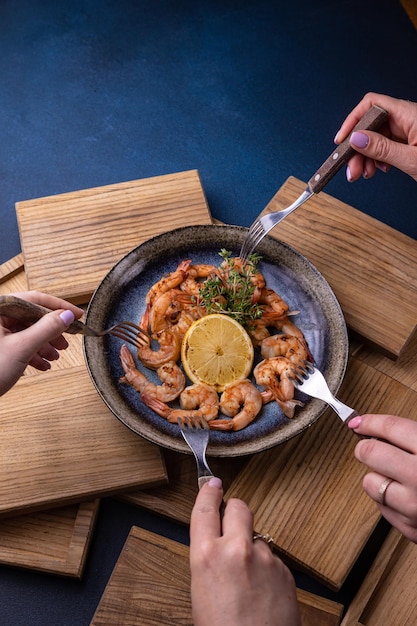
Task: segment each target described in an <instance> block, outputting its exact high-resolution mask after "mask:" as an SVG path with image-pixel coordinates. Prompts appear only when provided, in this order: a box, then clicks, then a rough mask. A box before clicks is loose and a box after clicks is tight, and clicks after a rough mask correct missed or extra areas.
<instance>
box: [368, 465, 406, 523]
mask: <svg viewBox="0 0 417 626" xmlns="http://www.w3.org/2000/svg"><path fill="white" fill-rule="evenodd" d="M387 480H389V479H387V477H386V476H383V475H382V474H378V473H377V472H370V473H369V474H366V476H365V477H364V479H363V483H362V485H363V489H364V491H365V492H366V493H367V494H368V496H369V497H370V498H372V500H375V502H376V503H377V504H378V505H379V506H380V508H381V512H382V513H383V515H384V516H385V513H386V509H391V510H393V511H396V512H397V513H399V514H400V515H402V516H403V518H404V520H407V521H408V523H410V522H411V521H413V522H414V523H416V522H417V494H415V493H414V492H413V490H412V489H411V488H408V487H407V486H405V485H403V484H402V483H399V482H397V481H396V480H391V482H389V484H388V486H386V481H387ZM384 485H385V489H384V491H383V494H382V493H381V488H383V487H384Z"/></svg>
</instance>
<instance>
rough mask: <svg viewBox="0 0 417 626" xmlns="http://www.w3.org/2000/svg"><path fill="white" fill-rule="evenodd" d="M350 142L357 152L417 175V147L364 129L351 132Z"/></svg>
mask: <svg viewBox="0 0 417 626" xmlns="http://www.w3.org/2000/svg"><path fill="white" fill-rule="evenodd" d="M350 144H351V146H352V147H353V148H355V150H356V151H357V152H359V153H360V154H363V155H364V156H366V157H368V158H370V159H374V160H375V161H379V162H380V163H387V164H388V165H393V166H394V167H396V168H398V169H400V170H402V171H403V172H405V173H406V174H409V175H410V176H412V177H413V178H416V177H417V167H416V164H415V163H416V160H417V148H415V147H414V146H410V145H408V144H404V143H399V142H398V141H393V140H392V139H389V138H388V137H385V135H380V134H379V133H374V132H371V131H362V130H361V131H355V132H353V133H352V134H351V136H350ZM413 153H415V154H413ZM411 155H412V156H411Z"/></svg>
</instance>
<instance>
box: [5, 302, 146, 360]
mask: <svg viewBox="0 0 417 626" xmlns="http://www.w3.org/2000/svg"><path fill="white" fill-rule="evenodd" d="M50 312H51V310H50V309H47V308H46V307H44V306H41V305H40V304H35V303H34V302H28V301H27V300H22V299H21V298H17V297H16V296H11V295H10V296H9V295H6V296H0V315H8V316H10V317H13V318H15V319H19V320H25V321H27V322H31V323H33V322H37V321H38V320H39V319H40V318H41V317H43V316H44V315H46V314H47V313H50ZM65 332H67V333H70V334H72V335H76V334H81V335H86V336H89V337H103V336H104V335H113V336H114V337H118V338H119V339H123V341H126V342H127V343H130V344H131V345H132V346H134V347H135V348H137V349H139V348H140V347H141V345H143V341H142V339H141V337H142V335H146V337H147V333H146V332H145V331H144V330H143V329H142V328H141V327H140V326H138V325H137V324H134V323H133V322H126V321H124V322H119V323H118V324H115V325H114V326H111V327H110V328H107V329H106V330H94V328H91V326H87V324H84V323H83V322H80V320H74V321H73V322H72V324H71V325H70V326H69V327H68V328H67V330H66V331H65Z"/></svg>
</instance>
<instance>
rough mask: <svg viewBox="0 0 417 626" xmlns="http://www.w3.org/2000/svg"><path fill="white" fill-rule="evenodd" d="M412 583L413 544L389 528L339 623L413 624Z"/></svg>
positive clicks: (415, 581)
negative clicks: (388, 532)
mask: <svg viewBox="0 0 417 626" xmlns="http://www.w3.org/2000/svg"><path fill="white" fill-rule="evenodd" d="M416 585H417V545H416V544H415V543H412V542H411V541H408V540H407V539H405V538H404V537H403V536H402V535H400V533H399V532H398V531H397V530H395V529H392V530H391V531H390V534H389V535H388V537H387V539H386V540H385V543H384V545H383V546H382V548H381V550H380V551H379V553H378V556H377V557H376V559H375V561H374V563H373V564H372V567H371V569H370V570H369V572H368V575H367V576H366V578H365V580H364V582H363V584H362V586H361V588H360V590H359V591H358V593H357V595H356V597H355V598H354V600H353V602H352V604H351V605H350V606H349V608H348V610H347V612H346V615H345V617H344V618H343V621H342V626H381V625H382V624H387V625H388V624H390V626H413V625H414V624H415V622H416Z"/></svg>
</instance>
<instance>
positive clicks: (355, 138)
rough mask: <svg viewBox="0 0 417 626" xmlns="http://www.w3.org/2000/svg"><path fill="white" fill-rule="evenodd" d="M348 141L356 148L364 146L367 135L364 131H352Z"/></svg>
mask: <svg viewBox="0 0 417 626" xmlns="http://www.w3.org/2000/svg"><path fill="white" fill-rule="evenodd" d="M350 143H351V144H352V146H355V147H356V148H366V146H367V145H368V143H369V137H368V135H365V133H359V132H357V131H356V132H354V133H352V134H351V136H350Z"/></svg>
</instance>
